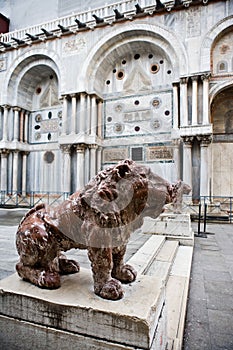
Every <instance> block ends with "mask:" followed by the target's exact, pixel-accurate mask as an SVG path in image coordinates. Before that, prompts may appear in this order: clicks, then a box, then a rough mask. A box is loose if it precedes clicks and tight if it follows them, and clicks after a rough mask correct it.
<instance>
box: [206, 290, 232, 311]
mask: <svg viewBox="0 0 233 350" xmlns="http://www.w3.org/2000/svg"><path fill="white" fill-rule="evenodd" d="M207 308H208V309H211V310H219V311H227V312H229V313H231V312H233V295H230V294H222V293H220V292H218V291H217V292H210V293H207Z"/></svg>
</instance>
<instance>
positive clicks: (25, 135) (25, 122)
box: [23, 112, 30, 143]
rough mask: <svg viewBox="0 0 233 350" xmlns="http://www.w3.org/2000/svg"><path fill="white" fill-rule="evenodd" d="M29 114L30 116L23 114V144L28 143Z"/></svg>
mask: <svg viewBox="0 0 233 350" xmlns="http://www.w3.org/2000/svg"><path fill="white" fill-rule="evenodd" d="M29 114H30V112H25V114H24V139H23V141H24V142H25V143H27V142H28V120H29Z"/></svg>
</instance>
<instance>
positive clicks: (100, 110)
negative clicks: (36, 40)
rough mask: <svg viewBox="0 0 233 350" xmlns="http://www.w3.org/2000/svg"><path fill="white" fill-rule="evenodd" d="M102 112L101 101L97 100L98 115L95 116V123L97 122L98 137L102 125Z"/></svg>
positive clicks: (100, 134) (100, 133) (100, 135)
mask: <svg viewBox="0 0 233 350" xmlns="http://www.w3.org/2000/svg"><path fill="white" fill-rule="evenodd" d="M102 113H103V101H102V100H99V101H98V116H97V123H98V125H97V136H98V137H100V138H101V137H102V126H103V123H102V120H103V117H102Z"/></svg>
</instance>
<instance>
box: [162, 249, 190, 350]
mask: <svg viewBox="0 0 233 350" xmlns="http://www.w3.org/2000/svg"><path fill="white" fill-rule="evenodd" d="M192 255H193V247H190V246H179V248H178V251H177V254H176V258H175V260H174V263H173V265H172V268H171V272H170V276H169V279H168V282H167V285H166V299H165V304H166V305H167V336H168V347H167V350H181V349H182V340H183V333H184V324H185V315H186V306H187V299H188V290H189V280H190V273H191V264H192Z"/></svg>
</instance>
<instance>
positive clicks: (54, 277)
mask: <svg viewBox="0 0 233 350" xmlns="http://www.w3.org/2000/svg"><path fill="white" fill-rule="evenodd" d="M36 284H37V285H38V287H40V288H48V289H56V288H59V287H60V286H61V280H60V275H59V273H57V272H51V271H41V273H40V275H39V278H38V280H37V281H36Z"/></svg>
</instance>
